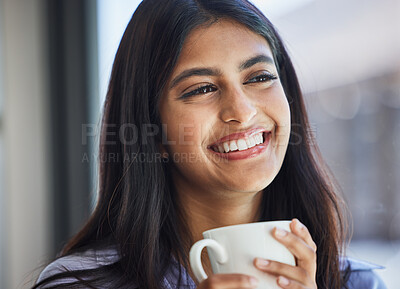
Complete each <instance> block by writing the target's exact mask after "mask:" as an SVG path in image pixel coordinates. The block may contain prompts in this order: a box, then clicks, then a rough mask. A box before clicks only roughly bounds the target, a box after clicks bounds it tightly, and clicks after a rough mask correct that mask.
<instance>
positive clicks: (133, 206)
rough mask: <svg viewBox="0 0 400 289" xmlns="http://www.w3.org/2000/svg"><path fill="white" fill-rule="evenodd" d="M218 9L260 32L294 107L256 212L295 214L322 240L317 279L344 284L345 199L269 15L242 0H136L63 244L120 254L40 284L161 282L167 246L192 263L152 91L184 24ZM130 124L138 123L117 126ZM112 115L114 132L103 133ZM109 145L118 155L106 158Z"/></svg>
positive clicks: (214, 15)
mask: <svg viewBox="0 0 400 289" xmlns="http://www.w3.org/2000/svg"><path fill="white" fill-rule="evenodd" d="M220 19H231V20H234V21H236V22H238V23H241V24H242V25H245V26H246V27H247V28H248V29H250V30H252V31H254V32H255V33H257V34H259V35H262V36H263V37H265V39H266V40H267V41H268V43H269V45H270V47H271V50H272V53H273V56H274V58H275V63H276V65H277V69H278V73H279V76H280V79H281V82H282V85H283V88H284V90H285V93H286V96H287V98H288V101H289V104H290V109H291V120H292V133H291V138H290V143H289V146H288V149H287V153H286V156H285V159H284V162H283V165H282V168H281V170H280V172H279V173H278V175H277V176H276V178H275V179H274V181H273V182H272V183H271V184H270V185H269V186H268V187H267V188H265V190H264V193H263V203H262V208H261V210H262V214H261V219H260V221H266V220H276V219H291V218H294V217H296V218H298V219H300V220H301V221H302V222H303V223H304V224H305V225H306V226H307V227H308V228H309V230H310V232H311V235H312V237H313V239H314V241H315V242H316V244H317V246H318V254H317V255H318V257H317V258H318V260H317V277H316V281H317V285H318V288H337V289H338V288H341V286H342V284H341V280H340V272H339V254H340V250H341V247H342V245H343V242H344V239H343V236H344V228H345V227H344V225H343V223H344V222H343V217H342V213H341V211H340V210H341V202H340V201H339V199H338V197H337V196H336V194H335V191H336V188H335V186H334V184H333V182H332V179H331V178H330V177H329V176H330V174H329V172H328V170H327V169H326V168H325V167H324V165H323V161H322V159H321V157H320V154H319V152H318V149H317V147H316V145H315V144H313V143H312V136H311V135H310V133H309V132H310V125H309V121H308V118H307V114H306V110H305V106H304V103H303V97H302V94H301V90H300V87H299V83H298V80H297V77H296V73H295V71H294V68H293V65H292V63H291V61H290V58H289V56H288V53H287V51H286V50H285V48H284V46H283V43H282V41H281V39H280V37H279V35H278V34H277V32H276V30H275V29H274V27H273V25H272V24H271V23H270V22H269V20H268V19H267V18H266V17H265V16H264V15H263V14H262V13H261V12H260V11H259V10H258V9H257V8H256V7H255V6H253V5H252V4H251V3H250V2H248V1H247V0H144V1H143V2H142V3H141V4H140V5H139V7H138V8H137V10H136V11H135V13H134V15H133V17H132V19H131V21H130V22H129V24H128V26H127V28H126V31H125V33H124V35H123V38H122V40H121V43H120V46H119V48H118V52H117V54H116V57H115V61H114V65H113V69H112V74H111V80H110V84H109V89H108V93H107V97H106V101H105V104H104V115H103V119H102V133H101V139H100V151H99V153H100V155H101V156H102V157H100V159H105V160H106V161H102V162H100V168H99V179H100V182H99V193H98V203H97V207H96V209H95V211H94V212H93V214H92V216H91V218H90V219H89V221H88V222H87V224H86V225H85V226H84V227H83V229H82V230H81V231H80V232H79V233H78V234H77V235H76V236H75V237H74V238H73V239H72V240H70V241H69V243H68V244H67V245H66V246H65V248H64V250H63V251H62V253H61V256H66V255H71V254H74V253H77V252H83V251H85V250H87V249H88V248H97V247H98V248H104V247H107V246H110V245H113V246H115V248H116V249H117V251H118V253H119V255H120V258H119V260H118V262H116V263H113V264H110V265H106V266H102V267H100V268H98V269H92V270H82V271H74V272H65V273H61V274H59V275H55V276H53V277H50V278H48V279H47V280H44V281H43V282H41V283H39V284H37V285H36V286H37V287H40V286H41V285H42V284H46V282H49V281H52V280H55V279H57V278H58V279H60V278H64V277H66V276H75V277H76V278H77V279H78V280H80V281H77V282H76V285H79V284H85V286H92V287H93V288H95V287H96V286H100V285H104V284H107V287H113V288H127V287H129V286H130V288H132V284H135V285H136V286H137V287H138V288H149V289H155V288H162V287H163V286H162V278H163V276H164V274H165V272H166V270H167V268H168V266H170V265H171V259H172V258H171V256H174V257H175V258H176V259H177V260H178V261H179V262H180V263H181V264H182V265H183V266H184V267H186V268H188V260H187V247H188V246H190V242H191V240H190V238H189V237H188V236H187V235H185V232H187V231H188V230H186V229H185V228H187V225H186V224H185V221H184V215H183V212H182V210H181V209H180V206H179V203H177V201H176V196H175V190H174V184H173V182H172V181H171V176H170V173H169V166H168V163H164V162H163V159H162V158H159V157H157V156H159V155H160V150H159V147H158V143H159V141H160V139H161V136H160V135H161V131H162V130H161V129H160V128H161V123H160V117H159V111H158V101H159V99H160V96H161V93H162V91H163V89H164V85H165V83H166V81H167V79H168V77H169V76H170V75H171V72H172V69H173V68H174V66H175V64H176V62H177V59H178V57H179V54H180V52H181V49H182V46H183V43H184V41H185V39H186V37H187V36H188V34H189V33H190V32H191V31H192V30H193V29H194V28H196V27H198V26H200V25H204V26H206V25H211V24H212V23H214V22H216V21H218V20H220ZM126 124H130V125H134V128H135V129H134V130H133V129H121V127H123V126H124V125H125V126H126ZM149 124H152V125H150V126H149ZM110 125H112V126H115V131H117V132H118V133H116V134H112V133H107V130H108V129H109V128H110V127H111V126H110ZM149 128H150V129H152V130H153V131H152V133H149ZM132 139H135V141H126V140H132ZM121 140H125V141H121ZM112 154H114V155H118V156H119V158H117V159H115V158H114V159H113V160H112V161H107V156H109V155H112ZM138 156H141V159H139V158H138ZM111 284H112V285H111ZM66 287H71V285H70V284H69V285H66Z"/></svg>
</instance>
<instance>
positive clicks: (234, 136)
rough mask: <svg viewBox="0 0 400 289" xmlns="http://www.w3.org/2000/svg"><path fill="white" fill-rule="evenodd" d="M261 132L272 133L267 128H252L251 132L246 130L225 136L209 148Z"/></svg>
mask: <svg viewBox="0 0 400 289" xmlns="http://www.w3.org/2000/svg"><path fill="white" fill-rule="evenodd" d="M260 132H262V133H264V132H265V133H269V132H270V131H269V130H267V129H265V128H262V127H257V128H252V129H249V130H246V131H242V132H235V133H232V134H230V135H227V136H224V137H223V138H221V139H219V140H217V141H216V142H214V143H212V144H210V145H209V147H211V146H216V145H219V144H222V143H224V142H227V141H231V140H238V139H243V138H247V137H249V136H252V135H255V134H258V133H260Z"/></svg>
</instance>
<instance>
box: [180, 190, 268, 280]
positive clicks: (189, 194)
mask: <svg viewBox="0 0 400 289" xmlns="http://www.w3.org/2000/svg"><path fill="white" fill-rule="evenodd" d="M203 189H204V188H203ZM177 193H178V198H179V203H180V204H181V207H182V209H183V212H184V216H185V221H186V224H187V226H188V229H189V235H190V239H191V240H187V241H188V243H186V245H185V247H186V246H187V247H186V248H185V251H186V254H187V255H188V254H189V250H190V247H191V246H192V245H193V244H194V243H195V242H197V241H198V240H201V239H203V235H202V232H204V231H206V230H209V229H213V228H218V227H223V226H229V225H237V224H245V223H252V222H256V221H258V220H259V218H260V214H259V211H260V210H259V209H260V205H261V200H262V191H260V192H246V193H244V192H229V193H228V192H224V193H219V194H216V193H215V192H207V191H205V190H194V189H187V190H185V191H183V190H177ZM202 263H203V268H204V270H205V271H206V273H207V275H208V276H210V274H212V269H211V263H210V261H209V258H208V254H207V251H206V250H203V252H202ZM188 273H189V275H190V276H191V277H192V279H193V280H194V281H195V283H196V284H197V280H195V278H194V275H193V272H192V271H191V269H190V268H189V270H188Z"/></svg>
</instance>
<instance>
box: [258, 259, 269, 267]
mask: <svg viewBox="0 0 400 289" xmlns="http://www.w3.org/2000/svg"><path fill="white" fill-rule="evenodd" d="M256 265H257V267H261V268H265V267H267V266H268V265H269V261H268V260H265V259H260V258H257V260H256Z"/></svg>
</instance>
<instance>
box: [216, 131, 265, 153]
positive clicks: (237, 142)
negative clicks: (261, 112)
mask: <svg viewBox="0 0 400 289" xmlns="http://www.w3.org/2000/svg"><path fill="white" fill-rule="evenodd" d="M270 136H271V132H270V131H268V130H266V129H264V128H255V129H250V130H247V131H245V132H238V133H233V134H230V135H228V136H225V137H223V138H221V139H219V140H218V141H216V142H214V143H213V144H211V145H209V146H208V149H209V150H210V151H211V152H212V153H214V154H217V155H219V156H221V157H223V158H227V159H231V160H234V159H244V158H249V157H254V156H256V155H258V154H260V153H262V152H263V151H265V150H266V149H267V146H268V143H269V140H270Z"/></svg>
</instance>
